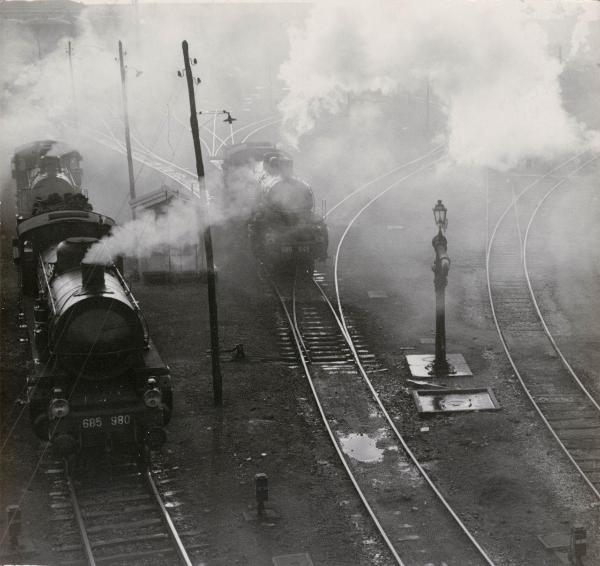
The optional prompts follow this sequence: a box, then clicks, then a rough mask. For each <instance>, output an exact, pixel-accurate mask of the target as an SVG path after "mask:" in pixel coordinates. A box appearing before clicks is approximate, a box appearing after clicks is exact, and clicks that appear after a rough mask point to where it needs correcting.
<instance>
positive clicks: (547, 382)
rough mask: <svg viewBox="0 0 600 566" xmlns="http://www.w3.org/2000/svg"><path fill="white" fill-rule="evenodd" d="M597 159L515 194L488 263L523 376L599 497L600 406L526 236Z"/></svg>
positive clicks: (498, 321) (566, 167) (504, 334)
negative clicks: (565, 339) (560, 327)
mask: <svg viewBox="0 0 600 566" xmlns="http://www.w3.org/2000/svg"><path fill="white" fill-rule="evenodd" d="M597 159H598V158H597V157H589V156H586V155H585V154H582V155H579V156H576V157H572V158H571V159H569V160H567V161H565V162H564V163H561V164H560V165H558V166H557V167H555V168H554V169H553V170H552V171H550V172H549V173H548V174H547V175H543V176H541V177H540V178H538V179H537V180H536V181H534V182H532V183H531V184H529V185H527V186H526V187H525V188H524V189H523V190H521V191H520V193H519V194H517V195H514V197H513V199H512V202H511V203H510V204H509V205H508V206H506V208H505V209H504V212H503V213H502V214H501V216H500V218H499V219H498V221H497V223H496V225H495V226H494V229H493V231H492V234H491V236H490V239H489V244H488V248H487V254H486V271H487V284H488V295H489V301H490V306H491V310H492V316H493V319H494V324H495V326H496V328H497V330H498V334H499V336H500V341H501V343H502V346H503V348H504V351H505V353H506V356H507V357H508V360H509V362H510V364H511V366H512V368H513V370H514V372H515V375H516V377H517V379H518V380H519V382H520V383H521V385H522V387H523V388H524V390H525V393H526V395H527V396H528V398H529V400H530V401H531V403H532V404H533V406H534V408H535V410H536V411H537V412H538V414H539V416H540V417H541V419H542V421H543V422H544V423H545V425H546V426H547V428H548V430H549V431H550V433H551V434H552V436H553V437H554V439H555V440H556V441H557V442H558V444H559V446H560V448H561V449H562V450H563V452H564V453H565V454H566V456H567V457H568V459H569V460H570V461H571V463H572V464H573V465H574V467H575V469H576V470H577V472H578V473H579V474H580V475H581V477H582V478H583V479H584V481H585V482H586V483H587V484H588V486H589V487H590V488H591V490H592V492H593V493H594V495H595V496H596V497H598V498H600V435H599V433H600V406H599V405H598V403H597V401H596V400H595V399H594V398H593V397H592V396H591V395H590V393H589V392H588V391H587V389H586V388H585V387H584V386H583V384H582V383H581V381H580V380H579V378H578V377H577V375H576V374H575V372H574V371H573V370H572V368H571V366H570V365H569V364H568V362H567V360H566V359H565V357H564V356H563V354H562V352H561V351H560V349H559V348H558V346H557V344H556V341H555V340H554V339H553V337H552V335H551V333H550V331H549V329H548V327H547V325H546V323H545V321H544V319H543V316H542V314H541V311H540V308H539V306H538V304H537V301H536V299H535V295H534V293H533V288H532V286H531V281H530V278H529V274H528V271H527V242H528V239H529V234H530V231H531V226H532V223H533V220H534V218H535V215H536V214H537V211H538V210H539V208H540V207H541V206H542V204H543V202H544V201H545V200H546V199H547V198H548V197H549V196H550V195H551V194H552V193H553V192H554V191H555V190H557V189H558V188H559V187H561V186H562V185H564V184H565V183H566V182H567V181H570V180H571V179H572V177H573V176H574V175H575V174H576V173H579V172H580V171H583V170H584V169H585V168H586V167H587V166H588V165H590V164H591V163H593V162H594V161H596V160H597ZM557 175H559V176H560V177H559V180H556V178H557ZM511 212H512V213H513V214H511ZM523 219H525V220H526V222H527V225H526V228H525V230H523V229H522V226H523V222H522V220H523Z"/></svg>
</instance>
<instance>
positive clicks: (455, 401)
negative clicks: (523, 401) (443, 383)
mask: <svg viewBox="0 0 600 566" xmlns="http://www.w3.org/2000/svg"><path fill="white" fill-rule="evenodd" d="M412 394H413V398H414V400H415V403H416V405H417V410H418V411H419V413H451V412H461V411H463V412H464V411H497V410H498V409H500V405H499V404H498V401H496V397H495V395H494V392H493V391H492V390H491V389H490V388H481V389H472V388H470V389H445V390H444V391H440V390H439V389H417V390H414V391H413V392H412Z"/></svg>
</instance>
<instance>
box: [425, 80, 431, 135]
mask: <svg viewBox="0 0 600 566" xmlns="http://www.w3.org/2000/svg"><path fill="white" fill-rule="evenodd" d="M430 104H431V86H430V84H429V77H427V93H426V95H425V128H426V129H427V132H429V107H430Z"/></svg>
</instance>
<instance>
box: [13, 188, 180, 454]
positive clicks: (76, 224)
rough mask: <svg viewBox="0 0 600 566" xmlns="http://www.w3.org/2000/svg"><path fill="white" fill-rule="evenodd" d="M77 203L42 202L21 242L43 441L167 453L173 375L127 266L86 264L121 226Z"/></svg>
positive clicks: (24, 226)
mask: <svg viewBox="0 0 600 566" xmlns="http://www.w3.org/2000/svg"><path fill="white" fill-rule="evenodd" d="M73 189H74V190H76V189H75V187H73ZM70 194H72V193H66V194H65V195H64V196H63V197H62V207H61V206H60V203H59V202H58V201H59V200H60V199H59V197H58V195H56V194H54V193H52V194H51V195H50V196H49V197H48V198H47V199H45V200H40V199H38V201H37V205H36V207H35V208H33V209H32V212H33V215H32V216H31V217H29V218H20V219H19V221H18V224H17V234H16V238H15V239H14V241H13V246H14V248H13V255H14V259H15V263H16V264H17V265H18V267H19V272H20V280H21V288H22V304H23V314H24V316H25V318H26V322H27V325H28V327H29V330H30V337H31V346H32V356H33V371H32V373H31V374H30V376H29V377H28V383H27V385H28V401H29V409H30V417H31V421H32V425H33V428H34V431H35V433H36V435H37V436H38V437H39V438H40V439H42V440H49V441H50V442H51V443H52V444H54V445H55V446H56V447H57V448H58V450H59V451H60V452H61V453H62V454H73V453H76V452H78V451H79V450H80V449H82V448H87V447H91V446H101V447H114V446H116V445H123V444H133V445H135V446H137V447H143V448H147V449H153V448H158V447H159V446H161V445H162V444H163V443H164V442H165V439H166V435H165V431H164V427H165V426H166V425H167V423H168V422H169V419H170V416H171V411H172V389H171V378H170V372H169V368H168V366H166V365H165V364H164V362H163V361H162V360H161V358H160V356H159V354H158V352H157V351H156V348H155V347H154V345H153V343H152V341H151V339H150V336H149V333H148V327H147V324H146V322H145V320H144V317H143V315H142V312H141V309H140V307H139V305H138V303H137V301H136V300H135V298H134V296H133V294H132V292H131V290H130V289H129V287H128V285H127V283H126V281H125V279H124V278H123V276H122V274H121V269H120V263H121V262H120V261H116V262H112V261H109V262H94V261H89V260H86V255H87V254H88V251H89V249H90V247H91V246H93V245H96V244H97V243H98V242H99V241H100V240H101V239H102V238H103V237H104V236H106V235H108V234H109V233H110V231H111V228H112V227H113V226H114V224H115V223H114V221H113V220H112V219H110V218H108V217H106V216H104V215H102V214H99V213H97V212H94V211H92V210H90V208H91V207H90V206H89V204H88V203H87V199H83V200H82V199H74V198H72V197H69V195H70ZM77 206H79V209H76V207H77Z"/></svg>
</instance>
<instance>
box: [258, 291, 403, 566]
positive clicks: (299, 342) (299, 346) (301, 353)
mask: <svg viewBox="0 0 600 566" xmlns="http://www.w3.org/2000/svg"><path fill="white" fill-rule="evenodd" d="M270 282H271V285H272V287H273V290H274V291H275V294H276V295H277V298H278V299H279V302H280V304H281V307H282V309H283V312H284V314H285V316H286V318H287V321H288V325H289V327H290V329H291V331H292V336H293V338H294V345H295V346H296V350H297V351H298V356H299V358H300V363H301V364H302V367H303V369H304V374H305V375H306V379H307V381H308V385H309V387H310V389H311V391H312V394H313V397H314V399H315V403H316V404H317V408H318V410H319V414H320V415H321V420H322V421H323V424H324V425H325V429H326V430H327V434H328V435H329V438H330V439H331V442H332V444H333V446H334V448H335V451H336V452H337V455H338V457H339V459H340V461H341V463H342V465H343V466H344V469H345V470H346V474H347V475H348V478H349V479H350V481H351V482H352V485H353V486H354V489H355V490H356V493H357V494H358V496H359V498H360V500H361V501H362V503H363V505H364V506H365V509H366V510H367V512H368V513H369V516H370V517H371V519H372V520H373V523H374V524H375V526H376V527H377V530H378V531H379V533H380V534H381V536H382V538H383V540H384V541H385V543H386V545H387V547H388V548H389V550H390V552H391V553H392V556H393V557H394V559H395V560H396V563H397V564H398V565H399V566H405V565H404V562H403V561H402V559H401V558H400V556H399V555H398V552H397V551H396V549H395V548H394V545H393V544H392V541H391V540H390V539H389V537H388V536H387V534H386V532H385V530H384V529H383V526H382V525H381V523H380V522H379V519H378V518H377V516H376V515H375V512H374V511H373V508H372V507H371V505H370V504H369V502H368V500H367V498H366V496H365V494H364V493H363V491H362V490H361V488H360V486H359V485H358V481H357V480H356V478H355V477H354V474H353V473H352V470H351V469H350V466H349V465H348V462H347V460H346V458H345V456H344V453H343V452H342V449H341V448H340V446H339V443H338V441H337V439H336V437H335V434H334V432H333V430H332V428H331V426H330V424H329V421H328V420H327V415H326V414H325V411H324V409H323V405H322V404H321V401H320V399H319V395H318V393H317V389H316V387H315V384H314V383H313V380H312V376H311V372H310V369H309V367H308V363H309V361H308V360H307V357H306V354H305V353H304V350H303V347H302V344H303V342H302V340H301V334H300V330H299V328H298V327H297V326H296V324H295V323H294V321H293V319H292V315H291V314H290V312H289V309H288V307H287V305H286V302H285V299H284V297H283V294H282V293H281V291H280V290H279V288H278V287H277V285H276V284H275V282H274V281H272V280H271V281H270ZM295 284H296V282H295V280H294V287H295Z"/></svg>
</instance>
